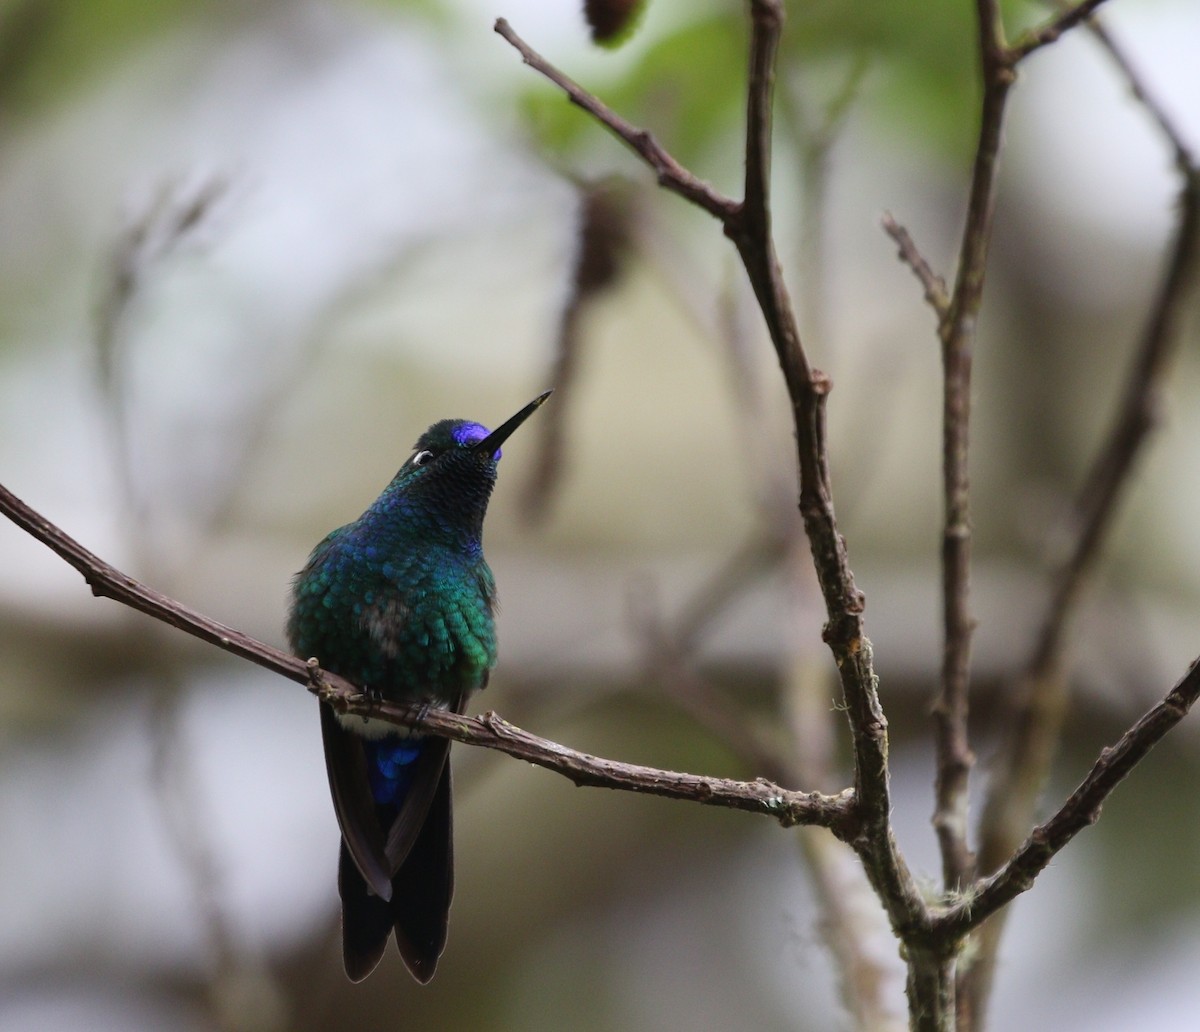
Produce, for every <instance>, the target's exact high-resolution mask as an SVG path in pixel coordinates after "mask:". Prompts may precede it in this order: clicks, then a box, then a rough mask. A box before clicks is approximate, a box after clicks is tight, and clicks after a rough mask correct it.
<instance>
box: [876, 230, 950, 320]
mask: <svg viewBox="0 0 1200 1032" xmlns="http://www.w3.org/2000/svg"><path fill="white" fill-rule="evenodd" d="M880 222H881V224H882V225H883V230H884V232H885V233H887V235H888V236H890V237H891V238H892V240H893V241H894V242H895V244H896V247H897V248H899V251H900V260H901V261H902V262H904V264H905V265H907V266H908V267H909V268H910V269H912V272H913V275H914V276H916V277H917V281H918V282H919V283H920V284H921V286H922V287H923V288H924V289H925V301H926V303H927V304H928V305H929V307H930V308H932V309H933V314H934V315H936V316H937V319H938V325H939V326H940V325H941V324H942V322H943V321H944V320H945V318H946V314H947V312H948V311H949V310H950V295H949V294H948V293H947V291H946V281H945V280H944V279H942V277H941V276H939V275H938V274H937V273H936V272H934V271H933V269H932V268H931V267H930V265H929V262H928V261H926V260H925V256H924V255H923V254H921V252H920V250H919V249H918V248H917V245H916V244H915V243H913V238H912V237H911V236H910V235H909V232H908V230H907V229H905V228H904V227H903V226H902V225H900V223H899V222H897V221H896V220H895V219H894V218H893V217H892V213H891V212H890V211H885V212H884V213H883V218H882V219H880Z"/></svg>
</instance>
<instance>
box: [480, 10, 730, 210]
mask: <svg viewBox="0 0 1200 1032" xmlns="http://www.w3.org/2000/svg"><path fill="white" fill-rule="evenodd" d="M495 29H496V32H497V33H499V34H500V35H501V36H503V37H504V38H505V39H506V40H508V42H509V43H511V44H512V45H513V47H515V48H516V50H517V52H518V53H519V54H520V55H521V59H522V60H523V61H524V62H525V63H526V64H527V65H529V67H530V68H532V69H533V70H534V71H536V72H538V73H540V74H541V75H544V76H545V77H546V78H547V79H549V80H550V81H551V82H552V83H554V84H555V85H556V86H558V87H559V88H560V89H561V90H562V91H563V92H564V93H566V95H567V96H568V97H569V98H570V100H571V103H572V104H575V105H577V106H579V107H581V108H583V110H584V111H586V112H587V113H588V114H589V115H591V116H592V117H593V118H595V119H596V120H597V121H598V122H600V123H601V124H602V125H605V126H607V127H608V128H609V129H611V130H612V131H613V132H614V133H615V134H616V135H617V136H618V137H619V138H620V139H622V140H624V141H625V142H626V143H627V144H629V146H630V147H632V148H633V150H635V151H636V152H637V154H638V156H639V157H640V158H641V159H642V160H643V161H644V162H646V164H647V165H649V166H650V167H651V168H652V169H654V171H655V172H656V173H657V174H658V182H659V185H660V186H662V187H663V188H664V189H666V190H670V191H671V192H672V193H677V194H679V195H680V196H681V197H685V198H687V199H688V200H689V201H691V202H692V203H693V204H697V205H699V206H700V207H701V208H703V209H704V210H705V211H707V212H709V213H710V214H712V215H715V216H716V217H717V218H719V219H724V218H728V217H729V216H730V215H731V214H733V213H734V212H735V211H736V209H737V205H736V203H735V202H734V201H731V200H730V199H729V198H727V197H723V196H721V194H720V193H718V192H717V191H716V190H714V189H713V188H712V187H711V186H709V185H708V184H707V183H705V182H704V181H702V180H700V179H698V178H697V177H696V176H694V175H692V173H691V172H689V171H688V170H687V169H686V168H684V167H683V166H682V165H681V164H679V162H678V161H676V160H675V159H674V158H673V157H671V155H670V154H668V153H667V152H666V151H665V150H664V149H663V148H662V147H661V146H660V145H659V143H658V141H657V140H655V139H654V137H653V136H651V135H650V134H649V133H648V132H646V131H645V130H644V129H638V128H636V127H634V126H632V125H630V124H629V123H628V122H626V121H625V119H623V118H622V117H621V116H620V115H618V114H616V113H614V112H613V111H611V110H610V109H609V108H607V107H605V105H604V104H602V103H600V101H599V100H597V99H596V98H595V97H594V96H592V95H591V94H590V93H588V92H587V90H585V89H583V88H582V87H580V86H579V85H578V84H577V83H575V82H573V81H572V80H571V79H570V78H568V77H567V76H566V75H564V74H563V73H562V72H560V71H559V70H558V69H557V68H555V67H554V66H553V65H551V64H549V63H548V62H547V61H546V60H545V58H543V57H542V56H541V55H540V54H538V53H537V52H536V51H534V50H533V49H532V48H531V47H530V46H529V45H528V44H527V43H526V42H525V41H524V40H523V39H521V37H520V36H518V35H517V34H516V33H515V32H513V30H512V28H511V27H510V26H509V24H508V22H507V21H505V20H504V19H503V18H497V19H496V25H495Z"/></svg>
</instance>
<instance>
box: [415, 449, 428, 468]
mask: <svg viewBox="0 0 1200 1032" xmlns="http://www.w3.org/2000/svg"><path fill="white" fill-rule="evenodd" d="M432 460H433V452H431V451H419V452H417V454H416V455H414V456H413V457H412V464H413V465H414V466H424V465H425V464H426V463H428V462H431V461H432Z"/></svg>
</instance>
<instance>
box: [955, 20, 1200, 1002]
mask: <svg viewBox="0 0 1200 1032" xmlns="http://www.w3.org/2000/svg"><path fill="white" fill-rule="evenodd" d="M1092 28H1093V32H1094V34H1096V35H1097V36H1098V38H1099V39H1100V40H1101V42H1102V43H1103V44H1104V45H1105V46H1106V47H1107V49H1108V50H1109V51H1110V53H1111V54H1112V56H1113V58H1114V60H1115V61H1116V62H1117V64H1118V66H1119V67H1120V69H1121V71H1122V73H1123V74H1124V76H1125V77H1126V79H1127V80H1128V81H1129V84H1130V87H1131V89H1132V91H1133V93H1134V95H1135V96H1136V97H1137V98H1139V99H1140V100H1141V101H1142V103H1143V104H1144V106H1145V107H1146V109H1147V111H1148V113H1149V114H1150V115H1151V117H1152V118H1153V119H1154V120H1155V122H1156V123H1157V124H1158V126H1159V127H1160V129H1161V130H1162V132H1163V134H1164V136H1165V137H1166V140H1167V143H1168V145H1169V146H1170V147H1171V149H1172V150H1173V152H1174V155H1175V162H1176V166H1177V168H1178V169H1179V172H1180V175H1181V177H1182V179H1183V188H1182V192H1181V202H1180V209H1179V222H1178V224H1177V228H1176V231H1175V240H1174V242H1173V245H1172V248H1171V252H1170V255H1169V257H1168V258H1167V261H1166V268H1165V272H1164V274H1163V278H1162V281H1161V284H1160V286H1159V289H1158V293H1157V295H1156V297H1155V299H1154V301H1153V302H1152V304H1151V307H1150V311H1149V314H1148V317H1147V319H1146V323H1145V327H1144V329H1143V331H1142V336H1141V340H1140V343H1139V345H1138V348H1137V350H1136V352H1135V354H1134V357H1133V359H1132V362H1131V366H1130V371H1129V375H1128V377H1127V379H1126V384H1125V390H1124V395H1123V397H1122V399H1121V402H1120V405H1119V407H1118V409H1117V411H1116V412H1115V413H1114V416H1113V421H1112V425H1111V427H1110V429H1109V431H1108V435H1107V437H1106V439H1105V441H1104V443H1103V444H1102V445H1101V447H1100V449H1099V451H1098V453H1097V455H1096V458H1095V460H1094V461H1093V463H1092V466H1091V468H1090V470H1089V471H1088V473H1087V476H1086V477H1085V480H1084V486H1083V489H1082V490H1081V492H1080V495H1079V498H1078V500H1077V501H1076V504H1075V507H1074V523H1075V526H1076V528H1077V529H1076V532H1075V535H1074V540H1073V543H1072V547H1071V550H1070V552H1069V553H1068V555H1067V556H1066V558H1065V559H1064V560H1063V562H1062V563H1061V565H1060V566H1059V568H1058V569H1057V570H1056V571H1055V572H1054V575H1053V578H1052V581H1051V588H1050V593H1049V596H1048V597H1047V599H1046V603H1045V612H1044V615H1043V617H1042V620H1041V622H1040V624H1039V630H1038V632H1037V637H1036V639H1035V641H1034V644H1033V648H1032V650H1031V652H1030V655H1029V658H1028V660H1027V662H1026V664H1025V667H1024V670H1023V671H1022V673H1021V675H1020V678H1019V681H1018V685H1017V689H1018V690H1017V700H1016V704H1015V709H1016V713H1015V717H1014V721H1013V731H1012V741H1011V743H1010V744H1009V745H1008V746H1007V747H1006V748H1005V750H1004V751H1003V752H1002V753H1001V754H1000V756H999V757H998V760H997V763H996V765H995V769H994V772H993V776H992V780H991V783H990V784H989V786H988V792H987V796H986V798H985V801H984V807H983V816H982V820H981V822H980V845H979V868H980V870H981V871H982V872H984V873H991V872H995V871H997V869H998V868H1000V867H1001V865H1007V864H1010V863H1011V862H1012V860H1011V859H1010V857H1011V854H1012V852H1013V850H1015V849H1017V848H1018V846H1020V843H1021V841H1022V838H1023V837H1024V836H1025V835H1026V833H1027V829H1028V828H1029V827H1030V825H1031V823H1032V821H1033V819H1034V812H1035V808H1036V805H1037V800H1038V798H1039V796H1040V793H1041V790H1042V786H1043V784H1044V782H1045V779H1046V776H1047V773H1048V771H1049V769H1050V765H1051V763H1052V761H1053V756H1054V753H1055V751H1056V750H1057V745H1058V741H1059V737H1060V735H1061V730H1062V723H1063V720H1064V719H1065V712H1066V706H1067V691H1068V685H1067V677H1066V671H1065V669H1064V666H1065V660H1064V651H1065V643H1066V639H1067V632H1068V629H1069V625H1070V621H1071V619H1072V617H1073V616H1074V615H1075V612H1076V610H1077V608H1078V604H1079V601H1080V599H1081V598H1082V595H1083V591H1084V589H1085V587H1086V584H1087V581H1088V579H1089V577H1090V575H1091V573H1092V571H1093V569H1094V568H1095V565H1096V562H1097V560H1098V558H1099V556H1100V552H1101V547H1102V545H1103V542H1104V540H1105V539H1106V537H1107V536H1108V533H1109V531H1110V529H1111V527H1112V524H1113V521H1114V520H1115V517H1116V514H1117V507H1118V505H1119V503H1120V500H1121V498H1122V497H1123V494H1124V492H1125V491H1126V490H1128V488H1129V486H1130V478H1131V473H1132V469H1133V465H1134V463H1135V462H1136V460H1137V459H1138V457H1139V456H1140V455H1141V452H1142V449H1143V447H1144V445H1145V442H1146V440H1147V438H1148V437H1149V434H1150V432H1151V431H1152V430H1153V429H1154V427H1155V425H1156V423H1157V421H1158V414H1159V407H1160V404H1161V401H1160V399H1161V396H1162V393H1163V390H1164V387H1165V379H1166V374H1167V370H1168V367H1169V364H1170V360H1171V357H1172V356H1173V354H1174V352H1175V350H1176V349H1177V347H1178V341H1179V332H1178V329H1179V324H1180V321H1181V319H1182V317H1183V312H1184V308H1185V305H1186V302H1187V299H1188V297H1189V296H1190V294H1191V292H1192V291H1193V290H1194V289H1195V285H1196V283H1197V279H1198V273H1200V170H1198V169H1197V167H1196V165H1195V164H1194V161H1193V159H1192V157H1191V154H1190V152H1189V151H1188V149H1187V147H1186V145H1185V144H1184V143H1183V142H1182V139H1181V137H1180V136H1179V134H1178V133H1177V132H1176V131H1175V129H1174V127H1173V126H1172V124H1171V122H1170V121H1169V120H1168V119H1167V118H1166V117H1165V116H1164V114H1163V113H1162V110H1161V108H1159V107H1158V105H1156V104H1155V103H1153V102H1152V100H1151V99H1150V98H1149V94H1148V92H1147V91H1146V90H1145V88H1144V87H1143V85H1142V83H1141V81H1140V79H1139V78H1138V76H1137V74H1136V73H1135V72H1134V71H1133V69H1132V68H1131V66H1130V65H1129V64H1128V62H1127V61H1125V59H1124V57H1123V55H1122V54H1121V53H1120V51H1118V50H1117V49H1116V48H1115V47H1114V46H1113V45H1112V41H1111V39H1110V38H1109V37H1108V35H1107V33H1105V32H1104V31H1103V29H1101V28H1100V27H1099V26H1098V25H1096V24H1095V23H1093V24H1092ZM1028 844H1029V843H1028V842H1027V843H1026V847H1027V846H1028ZM1026 847H1021V849H1022V851H1024V850H1025V849H1026ZM1003 925H1004V915H1003V914H997V915H996V917H995V918H994V920H992V921H991V922H989V923H988V924H987V925H986V926H985V927H984V928H983V929H982V930H981V932H980V941H979V943H978V944H977V949H978V953H977V957H976V963H975V965H974V967H973V970H972V973H971V976H970V977H971V978H972V980H973V982H974V983H975V990H974V992H975V995H976V998H977V1005H978V1006H979V1007H980V1008H982V1006H983V1001H984V1000H985V999H986V996H987V993H988V991H989V986H990V982H991V979H992V976H993V973H994V967H995V960H996V950H997V947H998V943H999V938H1000V935H1001V933H1002V931H1003Z"/></svg>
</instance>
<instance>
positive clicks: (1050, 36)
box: [1005, 0, 1104, 67]
mask: <svg viewBox="0 0 1200 1032" xmlns="http://www.w3.org/2000/svg"><path fill="white" fill-rule="evenodd" d="M1102 3H1104V0H1080V3H1077V4H1074V5H1073V6H1071V7H1068V8H1066V9H1065V10H1063V11H1062V12H1061V13H1060V14H1059V15H1058V16H1057V17H1056V18H1052V19H1051V20H1050V21H1048V22H1046V23H1045V24H1044V25H1041V26H1039V27H1038V28H1036V29H1030V30H1029V31H1028V32H1026V33H1025V34H1024V35H1022V36H1021V37H1020V39H1018V40H1017V41H1016V42H1015V43H1014V44H1013V45H1012V46H1011V47H1009V48H1008V50H1007V52H1006V55H1005V57H1006V61H1007V63H1008V65H1009V66H1010V67H1016V65H1017V64H1018V63H1019V62H1020V61H1023V60H1024V59H1025V58H1027V57H1028V56H1029V55H1030V54H1032V53H1033V52H1034V51H1035V50H1040V49H1041V48H1042V47H1044V46H1046V45H1048V44H1050V43H1054V42H1055V41H1056V40H1057V39H1058V38H1059V37H1060V36H1061V35H1062V34H1063V33H1064V32H1068V31H1070V30H1071V29H1073V28H1075V26H1077V25H1079V24H1080V23H1081V22H1084V21H1086V20H1087V19H1088V18H1090V17H1091V16H1092V13H1093V12H1094V11H1095V10H1096V8H1098V7H1099V6H1100V5H1101V4H1102Z"/></svg>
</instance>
